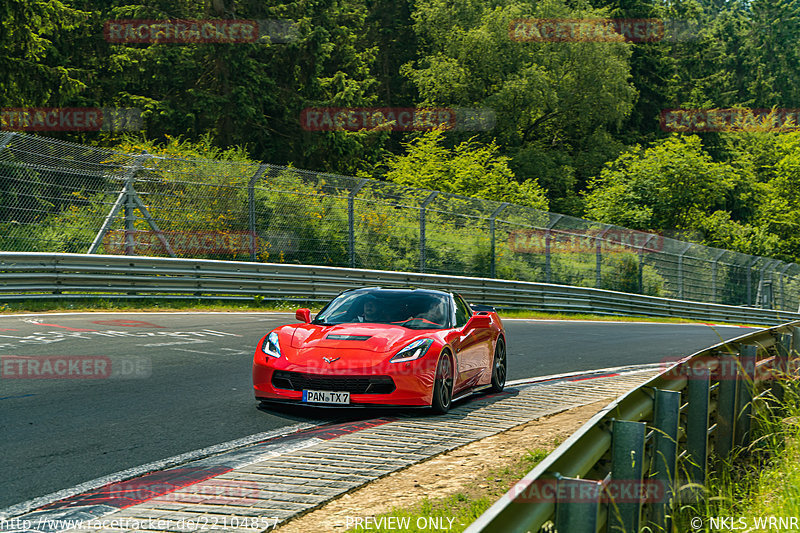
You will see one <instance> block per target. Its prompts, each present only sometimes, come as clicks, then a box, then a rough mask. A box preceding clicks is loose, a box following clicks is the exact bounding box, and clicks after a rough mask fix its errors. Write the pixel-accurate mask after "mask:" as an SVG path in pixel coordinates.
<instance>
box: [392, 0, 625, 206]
mask: <svg viewBox="0 0 800 533" xmlns="http://www.w3.org/2000/svg"><path fill="white" fill-rule="evenodd" d="M602 14H603V12H602V11H598V10H594V9H589V8H585V9H583V8H581V9H573V8H570V7H568V4H567V3H565V2H563V1H562V0H546V1H544V2H538V3H529V2H524V1H518V0H505V1H500V2H493V3H488V4H487V3H485V2H477V1H471V2H457V3H455V4H454V3H452V2H449V1H447V0H432V1H429V2H424V3H419V4H417V6H416V9H415V12H414V15H413V17H414V21H415V24H414V29H415V32H416V34H417V38H418V40H419V42H420V49H419V57H418V59H417V60H416V61H415V62H413V63H409V64H407V65H406V66H405V67H404V69H403V72H404V73H405V74H406V75H407V76H408V77H409V79H411V80H412V81H413V82H414V84H415V86H416V87H417V90H418V91H419V93H420V97H421V103H422V104H423V105H440V106H463V107H479V108H488V109H491V110H493V111H494V112H495V114H496V117H497V126H496V127H495V129H494V130H493V131H491V132H487V133H485V134H484V135H483V137H482V139H483V140H487V141H488V138H489V137H496V138H497V142H498V144H499V145H500V146H502V147H503V149H504V151H505V153H506V154H507V155H509V156H511V157H512V162H511V163H510V165H511V166H512V168H513V169H514V171H515V173H516V175H518V176H522V177H533V176H535V177H537V178H538V179H539V181H540V183H541V184H542V185H543V186H544V187H545V188H546V189H548V191H549V192H550V199H551V201H552V204H553V205H554V206H555V207H556V208H557V209H561V210H565V211H574V210H575V209H577V208H576V202H574V200H575V198H574V194H575V191H576V189H578V188H580V187H582V186H583V180H585V179H586V178H588V177H589V176H591V175H593V174H594V173H595V172H596V171H598V170H599V168H600V167H601V166H602V163H603V162H605V161H606V160H608V159H609V158H611V157H615V156H616V155H617V154H618V153H619V152H620V151H621V150H622V149H623V148H624V146H622V145H621V144H620V143H619V142H618V141H616V140H614V139H613V138H611V136H610V135H608V134H607V132H608V127H609V126H615V125H619V124H620V123H621V121H622V120H623V119H624V118H625V117H626V116H627V115H628V113H629V112H630V110H631V106H632V102H633V99H634V96H635V89H634V88H633V86H632V85H631V83H630V79H629V78H630V69H629V64H628V61H629V57H630V53H631V51H630V45H629V44H627V43H624V42H575V43H568V42H524V40H522V39H521V38H520V37H519V36H516V35H515V34H514V32H513V30H512V31H511V33H510V23H511V22H512V21H514V20H515V19H525V18H583V17H594V18H597V17H599V16H602ZM570 196H572V197H573V198H572V200H573V201H569V200H567V201H564V198H565V197H566V198H569V197H570Z"/></svg>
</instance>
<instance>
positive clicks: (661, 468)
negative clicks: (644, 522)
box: [650, 389, 681, 531]
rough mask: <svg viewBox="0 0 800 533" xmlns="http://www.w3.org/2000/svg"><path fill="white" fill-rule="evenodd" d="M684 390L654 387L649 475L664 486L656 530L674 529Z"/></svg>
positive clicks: (654, 513)
mask: <svg viewBox="0 0 800 533" xmlns="http://www.w3.org/2000/svg"><path fill="white" fill-rule="evenodd" d="M680 411H681V393H680V392H677V391H671V390H661V389H656V390H655V407H654V410H653V430H654V431H655V434H654V439H655V440H654V443H653V470H652V472H651V474H650V477H651V478H652V480H653V481H655V482H656V483H657V484H658V485H659V486H660V487H662V488H663V501H662V502H654V503H653V507H652V513H651V517H650V520H651V522H652V524H654V526H655V527H654V528H653V530H654V531H672V516H671V515H672V511H671V508H672V498H673V493H674V489H675V487H676V485H677V483H676V480H677V465H678V426H679V424H680Z"/></svg>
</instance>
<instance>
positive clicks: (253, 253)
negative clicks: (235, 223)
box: [247, 163, 268, 261]
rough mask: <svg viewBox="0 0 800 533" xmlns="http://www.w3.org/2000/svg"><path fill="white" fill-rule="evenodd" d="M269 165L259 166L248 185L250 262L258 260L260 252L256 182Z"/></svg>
mask: <svg viewBox="0 0 800 533" xmlns="http://www.w3.org/2000/svg"><path fill="white" fill-rule="evenodd" d="M267 167H268V165H266V164H264V163H262V164H261V165H259V167H258V169H257V170H256V172H255V174H253V175H252V176H251V177H250V182H249V183H248V184H247V213H248V220H247V226H248V229H249V230H250V260H251V261H257V260H258V250H257V249H256V191H255V187H256V182H257V181H258V180H259V179H260V178H261V176H262V175H263V174H264V171H265V170H267Z"/></svg>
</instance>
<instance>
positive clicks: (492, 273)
mask: <svg viewBox="0 0 800 533" xmlns="http://www.w3.org/2000/svg"><path fill="white" fill-rule="evenodd" d="M506 207H508V202H503V203H502V204H500V206H499V207H498V208H497V209H495V210H494V212H493V213H492V216H491V218H489V238H490V239H491V242H492V264H491V266H490V268H489V277H491V278H496V277H497V255H496V254H495V246H494V222H495V219H497V217H498V215H500V213H501V212H502V211H503V209H505V208H506Z"/></svg>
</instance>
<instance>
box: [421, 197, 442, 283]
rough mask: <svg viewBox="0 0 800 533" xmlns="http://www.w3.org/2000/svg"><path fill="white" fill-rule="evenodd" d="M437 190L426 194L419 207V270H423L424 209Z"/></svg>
mask: <svg viewBox="0 0 800 533" xmlns="http://www.w3.org/2000/svg"><path fill="white" fill-rule="evenodd" d="M437 194H439V193H438V192H432V193H430V194H429V195H428V197H427V198H426V199H425V201H424V202H422V205H421V206H420V208H419V271H420V272H425V209H426V208H427V207H428V204H430V203H431V202H432V201H433V199H434V198H436V195H437Z"/></svg>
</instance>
